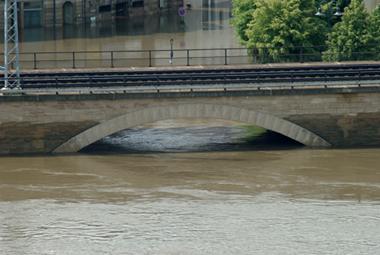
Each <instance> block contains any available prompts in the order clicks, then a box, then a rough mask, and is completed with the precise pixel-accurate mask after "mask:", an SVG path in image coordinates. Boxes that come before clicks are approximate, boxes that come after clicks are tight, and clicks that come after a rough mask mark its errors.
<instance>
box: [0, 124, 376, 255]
mask: <svg viewBox="0 0 380 255" xmlns="http://www.w3.org/2000/svg"><path fill="white" fill-rule="evenodd" d="M159 124H160V125H159V126H156V125H157V124H156V125H151V126H145V127H139V128H136V129H132V130H127V131H123V132H121V133H119V134H117V135H115V136H112V137H108V138H106V139H104V140H103V141H102V142H100V143H99V144H100V145H99V144H98V147H97V146H95V147H92V149H89V150H90V151H91V150H93V152H92V153H89V152H88V151H87V152H86V153H84V152H82V153H79V154H77V155H71V156H50V157H26V156H25V157H2V158H0V162H1V164H0V247H1V249H0V254H36V255H37V254H136V255H139V254H162V255H167V254H189V255H194V254H195V255H197V254H199V255H201V254H215V255H219V254H238V255H245V254H377V253H378V251H379V249H380V243H379V240H380V228H379V225H380V215H379V211H380V171H379V169H380V167H379V165H380V158H379V157H378V155H379V153H380V150H379V149H357V150H333V149H328V150H314V149H306V148H303V147H299V146H296V147H290V148H281V147H279V148H281V149H272V148H266V149H265V148H262V147H254V146H253V145H252V146H253V147H252V149H251V150H247V148H244V149H243V150H241V147H240V149H239V147H236V144H238V141H240V142H241V138H242V135H243V134H244V132H243V131H242V130H243V129H242V128H241V127H239V126H236V125H235V123H224V127H222V126H221V125H217V124H215V123H214V124H213V125H211V126H206V125H204V124H202V122H196V123H195V124H194V125H193V126H189V127H186V128H184V127H182V128H180V127H178V126H176V127H173V125H172V124H170V123H169V124H168V123H167V125H163V123H159ZM219 124H220V123H219ZM107 143H110V144H111V145H115V146H114V147H112V146H111V147H108V149H109V148H111V152H108V153H104V152H102V151H101V150H99V148H100V149H104V148H107V147H104V144H107ZM139 144H141V147H139ZM99 146H100V147H99ZM102 146H103V147H102ZM219 147H221V148H222V150H218V149H217V148H219ZM112 150H113V151H112ZM186 150H189V151H190V152H185V151H186ZM197 150H198V152H197ZM170 151H177V153H173V152H170ZM191 151H192V152H191ZM178 152H180V153H178Z"/></svg>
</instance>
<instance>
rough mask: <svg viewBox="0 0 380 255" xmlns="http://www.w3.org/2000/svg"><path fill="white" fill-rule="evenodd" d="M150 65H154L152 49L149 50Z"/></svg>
mask: <svg viewBox="0 0 380 255" xmlns="http://www.w3.org/2000/svg"><path fill="white" fill-rule="evenodd" d="M149 67H152V51H151V50H149Z"/></svg>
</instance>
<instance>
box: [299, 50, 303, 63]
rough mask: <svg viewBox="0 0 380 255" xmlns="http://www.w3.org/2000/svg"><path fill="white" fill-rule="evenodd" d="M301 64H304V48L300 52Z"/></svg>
mask: <svg viewBox="0 0 380 255" xmlns="http://www.w3.org/2000/svg"><path fill="white" fill-rule="evenodd" d="M299 61H300V63H303V47H301V50H300V58H299Z"/></svg>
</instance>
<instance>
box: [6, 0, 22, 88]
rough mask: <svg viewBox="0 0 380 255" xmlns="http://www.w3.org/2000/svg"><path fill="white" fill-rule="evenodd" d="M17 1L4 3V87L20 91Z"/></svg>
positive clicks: (10, 0)
mask: <svg viewBox="0 0 380 255" xmlns="http://www.w3.org/2000/svg"><path fill="white" fill-rule="evenodd" d="M17 2H18V0H5V1H4V87H3V88H2V90H20V89H21V85H20V58H19V55H20V52H19V43H18V42H19V38H18V9H17Z"/></svg>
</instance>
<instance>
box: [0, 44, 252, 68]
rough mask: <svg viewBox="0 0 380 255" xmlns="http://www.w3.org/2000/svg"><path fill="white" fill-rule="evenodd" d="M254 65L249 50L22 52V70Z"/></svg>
mask: <svg viewBox="0 0 380 255" xmlns="http://www.w3.org/2000/svg"><path fill="white" fill-rule="evenodd" d="M0 58H2V56H1V54H0ZM251 62H252V58H251V57H250V56H249V53H248V50H247V49H246V48H215V49H173V50H172V51H171V50H123V51H121V50H118V51H66V52H21V53H20V65H21V66H22V68H23V69H54V68H73V69H75V68H121V67H159V66H171V65H172V66H194V65H233V64H248V63H251Z"/></svg>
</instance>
